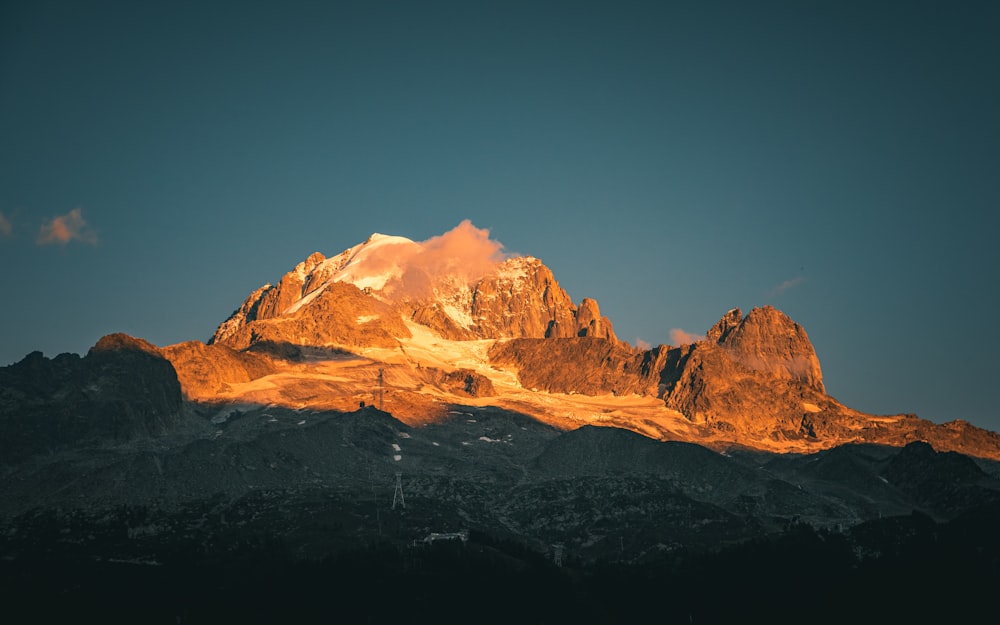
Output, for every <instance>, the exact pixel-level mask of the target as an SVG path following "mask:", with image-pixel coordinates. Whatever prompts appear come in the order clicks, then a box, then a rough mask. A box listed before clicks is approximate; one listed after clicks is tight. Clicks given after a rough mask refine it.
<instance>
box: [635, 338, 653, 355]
mask: <svg viewBox="0 0 1000 625" xmlns="http://www.w3.org/2000/svg"><path fill="white" fill-rule="evenodd" d="M635 346H636V348H638V349H639V350H641V351H644V352H647V351H649V350H650V349H652V348H653V346H652V345H650V344H649V341H644V340H642V339H640V338H636V339H635Z"/></svg>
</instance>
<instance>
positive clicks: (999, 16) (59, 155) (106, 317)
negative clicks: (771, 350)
mask: <svg viewBox="0 0 1000 625" xmlns="http://www.w3.org/2000/svg"><path fill="white" fill-rule="evenodd" d="M998 33H1000V3H998V2H993V1H987V2H976V1H970V2H921V1H918V0H913V1H905V2H888V1H880V2H862V1H857V2H852V1H844V0H840V1H829V2H826V1H794V2H768V1H763V2H695V1H692V2H666V1H662V2H625V1H616V2H583V1H577V2H544V1H540V0H538V1H535V2H523V3H522V2H515V1H505V2H476V1H474V0H467V1H464V2H453V3H442V2H434V1H423V2H377V1H369V2H335V1H328V2H280V3H278V2H274V3H261V2H251V1H245V2H238V3H219V2H216V3H210V2H192V3H189V2H184V1H173V2H77V1H71V2H46V1H44V0H32V1H30V2H21V1H18V0H8V1H7V2H4V3H3V4H2V5H0V293H2V294H3V297H2V299H0V366H3V365H6V364H10V363H12V362H16V361H18V360H20V359H21V358H23V357H24V356H25V355H26V354H27V353H29V352H31V351H34V350H40V351H42V352H44V353H45V354H46V355H47V356H55V355H56V354H58V353H61V352H77V353H85V352H86V350H87V349H88V348H89V347H90V346H91V345H93V344H94V343H95V342H96V341H97V339H99V338H100V337H101V336H103V335H104V334H107V333H110V332H119V331H120V332H127V333H129V334H132V335H134V336H139V337H142V338H145V339H147V340H149V341H151V342H153V343H155V344H157V345H160V346H163V345H168V344H171V343H176V342H180V341H183V340H189V339H200V340H207V339H208V337H209V336H211V334H212V332H213V331H214V330H215V327H216V326H217V325H218V324H219V323H220V322H221V321H223V320H224V319H225V318H226V317H227V316H228V315H229V314H230V313H231V312H232V311H233V309H235V308H236V307H238V306H239V304H240V303H241V302H242V300H243V299H244V298H245V297H246V295H247V294H248V293H249V292H250V291H251V290H253V289H254V288H256V287H258V286H260V285H261V284H263V283H265V282H274V281H276V280H277V279H278V278H280V276H281V275H282V274H283V273H284V272H286V271H288V270H290V269H291V268H292V267H294V265H295V264H296V263H298V262H299V261H301V260H303V259H304V258H305V257H306V256H307V255H309V254H310V253H311V252H313V251H320V252H322V253H324V254H326V255H328V256H329V255H333V254H336V253H338V252H340V251H342V250H343V249H345V248H347V247H349V246H352V245H354V244H356V243H359V242H361V241H363V240H364V239H365V238H367V237H368V235H370V234H371V233H372V232H381V233H385V234H395V235H403V236H407V237H409V238H411V239H414V240H424V239H427V238H430V237H432V236H434V235H438V234H441V233H443V232H445V231H447V230H450V229H451V228H453V227H455V226H456V225H458V224H459V223H460V222H461V221H462V220H463V219H470V220H471V221H472V223H473V224H474V225H475V226H477V227H479V228H487V229H489V230H490V233H491V236H492V238H493V239H495V240H497V241H500V242H501V243H502V244H503V245H504V246H505V248H506V250H507V251H508V252H512V253H521V254H528V255H533V256H537V257H538V258H540V259H542V260H543V261H544V262H545V263H546V264H547V265H548V266H549V267H551V268H552V270H553V271H554V273H555V275H556V278H557V279H558V280H559V281H560V283H561V284H562V286H563V287H564V288H565V289H566V290H567V291H568V292H569V294H570V295H571V296H572V297H573V299H574V300H575V301H577V302H578V301H579V300H580V299H581V298H583V297H593V298H595V299H596V300H597V301H598V302H599V303H600V306H601V310H602V312H603V313H604V314H606V315H608V316H609V317H610V318H611V320H612V322H613V323H614V326H615V329H616V331H617V333H618V335H619V337H620V338H622V339H625V340H628V341H629V342H631V343H632V344H636V343H638V342H645V343H649V344H652V345H655V344H658V343H670V342H671V340H670V336H671V330H675V329H679V330H683V331H685V332H688V333H691V334H703V333H704V332H705V330H706V329H707V328H709V327H710V326H711V325H712V324H713V323H714V322H715V321H716V320H717V319H718V318H719V317H721V316H722V315H723V314H724V313H725V312H726V311H727V310H729V309H730V308H733V307H740V308H742V309H743V310H744V311H748V310H749V309H750V308H752V307H754V306H759V305H763V304H772V305H774V306H776V307H778V308H779V309H781V310H783V311H784V312H786V313H787V314H788V315H789V316H790V317H792V318H793V319H794V320H796V321H797V322H799V323H800V324H802V325H803V327H805V329H806V331H807V332H808V334H809V336H810V338H811V339H812V341H813V343H814V345H815V347H816V350H817V353H818V355H819V358H820V362H821V364H822V367H823V372H824V377H825V381H826V386H827V390H828V392H830V394H832V395H833V396H834V397H836V398H838V399H839V400H841V401H842V402H844V403H846V404H847V405H849V406H851V407H853V408H856V409H859V410H863V411H866V412H873V413H899V412H913V413H916V414H918V415H919V416H921V417H925V418H928V419H931V420H934V421H937V422H944V421H949V420H952V419H957V418H961V419H966V420H968V421H970V422H972V423H974V424H976V425H979V426H981V427H987V428H990V429H993V430H1000V411H998V409H997V407H996V400H995V398H994V397H993V394H992V388H993V384H995V383H996V382H995V380H996V377H997V374H998V373H1000V371H998V366H997V364H996V363H997V362H998V357H997V354H998V352H1000V331H998V330H997V329H996V327H995V325H996V324H995V323H994V320H993V317H994V315H997V314H998V311H1000V301H998V300H1000V296H998V294H997V290H998V286H1000V252H998V246H997V244H996V242H995V239H996V237H997V227H998V225H1000V216H998V215H1000V171H998V169H1000V153H998V152H1000V80H998V76H1000V36H998Z"/></svg>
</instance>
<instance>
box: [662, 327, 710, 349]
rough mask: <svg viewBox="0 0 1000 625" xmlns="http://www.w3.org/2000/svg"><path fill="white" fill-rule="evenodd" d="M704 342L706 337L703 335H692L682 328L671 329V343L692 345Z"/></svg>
mask: <svg viewBox="0 0 1000 625" xmlns="http://www.w3.org/2000/svg"><path fill="white" fill-rule="evenodd" d="M704 340H705V336H704V335H702V334H692V333H691V332H685V331H684V330H681V329H680V328H670V342H671V343H673V344H675V345H690V344H691V343H697V342H698V341H704Z"/></svg>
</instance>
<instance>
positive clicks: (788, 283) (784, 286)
mask: <svg viewBox="0 0 1000 625" xmlns="http://www.w3.org/2000/svg"><path fill="white" fill-rule="evenodd" d="M803 282H805V278H803V277H802V276H798V277H797V278H792V279H791V280H785V281H784V282H782V283H781V284H779V285H778V286H776V287H774V288H772V289H771V290H770V291H768V292H767V294H768V295H770V296H771V297H774V296H776V295H781V294H782V293H784V292H785V291H787V290H789V289H794V288H795V287H797V286H798V285H800V284H802V283H803Z"/></svg>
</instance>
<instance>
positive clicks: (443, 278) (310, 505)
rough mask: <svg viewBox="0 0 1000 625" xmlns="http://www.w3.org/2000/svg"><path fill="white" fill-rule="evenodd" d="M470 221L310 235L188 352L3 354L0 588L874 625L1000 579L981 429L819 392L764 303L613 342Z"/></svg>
mask: <svg viewBox="0 0 1000 625" xmlns="http://www.w3.org/2000/svg"><path fill="white" fill-rule="evenodd" d="M465 234H466V235H472V236H471V242H472V243H473V244H474V245H469V242H470V236H466V237H465V238H464V239H463V240H461V241H458V242H456V241H455V240H454V239H451V238H449V237H448V236H447V235H445V236H442V237H440V238H436V239H432V240H431V241H425V242H422V243H418V242H414V241H411V240H409V239H406V238H403V237H390V236H385V235H379V234H375V235H372V236H371V237H370V238H368V239H367V240H366V241H365V242H363V243H360V244H358V245H356V246H353V247H351V248H349V249H347V250H345V251H344V252H342V253H341V254H338V255H336V256H333V257H331V258H326V257H325V256H324V255H323V254H320V253H313V254H311V255H309V256H308V257H306V259H305V260H304V261H303V262H301V263H299V264H298V265H297V266H296V267H294V268H293V269H292V270H291V271H289V272H288V273H286V274H285V275H283V276H281V278H280V279H279V280H278V281H277V282H276V284H274V285H271V284H264V285H263V286H261V287H260V288H258V289H256V290H254V291H253V292H252V293H250V294H249V295H248V296H247V297H246V298H245V300H244V301H243V303H242V304H240V305H239V306H238V307H237V308H236V309H235V311H234V312H233V314H232V315H230V317H229V318H228V319H226V320H223V321H222V322H221V323H220V324H219V326H218V327H217V329H216V331H215V333H214V334H213V335H212V336H211V338H210V339H209V340H208V341H204V342H203V341H199V340H190V341H185V342H181V343H177V344H174V345H167V346H163V347H157V346H154V345H152V344H150V343H148V342H147V341H145V340H143V339H139V338H134V337H130V336H127V335H124V334H112V335H109V336H106V337H103V338H101V339H100V340H99V341H98V342H97V343H96V344H95V345H94V347H93V348H92V349H91V350H90V351H89V352H88V353H87V354H86V355H85V356H84V357H82V358H81V357H79V356H76V355H72V354H60V355H58V356H56V357H55V358H51V359H50V358H47V357H45V356H44V355H42V354H41V353H37V352H35V353H32V354H29V355H28V356H27V357H25V358H24V359H23V360H22V361H21V362H18V363H16V364H14V365H11V366H9V367H4V368H0V475H2V476H3V480H2V481H0V554H2V556H3V557H2V558H0V600H3V601H4V602H5V605H8V606H15V607H19V608H26V609H30V610H32V611H33V613H35V614H36V615H37V616H38V617H39V618H40V619H41V620H43V621H46V620H51V621H60V620H67V619H68V618H76V619H79V618H80V617H81V615H89V616H95V618H98V617H99V618H101V619H103V620H105V621H108V620H109V619H112V618H113V620H121V621H122V622H126V621H127V622H137V621H138V622H160V621H163V622H166V621H169V622H177V621H178V620H183V621H184V622H228V621H238V622H277V621H279V620H280V621H282V622H287V621H288V620H289V618H291V620H293V621H297V622H329V621H330V620H338V619H339V620H348V621H352V622H353V621H368V622H396V621H397V620H398V619H399V618H400V615H399V614H398V613H396V612H393V611H392V610H390V609H389V606H387V605H386V602H384V601H382V600H381V594H380V593H383V592H385V590H386V588H387V587H389V586H391V587H393V588H395V589H396V590H397V592H398V593H399V595H398V596H399V597H400V600H401V601H402V602H403V603H405V604H406V605H407V606H408V608H409V609H411V610H413V611H414V614H411V616H415V615H424V616H426V615H435V618H439V617H440V618H443V620H445V621H451V620H468V618H469V615H470V614H472V615H474V616H475V617H476V618H477V620H482V621H484V622H511V621H521V620H529V621H531V620H540V618H541V617H540V616H539V615H540V614H543V615H544V617H545V619H544V620H545V621H546V622H574V623H581V622H633V621H635V620H650V619H648V618H646V617H648V616H649V614H648V613H645V612H643V610H642V608H643V606H647V604H644V603H642V602H636V601H625V600H623V599H622V597H634V596H636V593H637V592H640V591H641V592H644V593H645V594H646V596H654V595H655V594H656V593H661V592H669V593H671V594H670V601H669V602H668V603H669V610H667V611H665V612H662V613H661V612H659V611H657V612H656V613H655V614H654V615H655V616H657V618H659V620H664V621H666V622H685V623H687V622H692V620H702V619H701V618H699V619H695V618H694V616H693V615H703V616H704V620H708V621H731V620H734V618H733V617H734V616H736V614H735V613H734V612H733V611H734V610H736V607H733V606H730V605H729V604H728V603H727V602H719V601H718V600H717V599H718V596H717V595H718V593H719V592H724V593H737V594H739V596H740V601H741V604H740V606H739V607H740V609H741V610H744V611H745V613H746V614H749V615H754V616H760V617H761V618H764V617H765V616H766V617H768V618H769V620H772V621H773V620H779V621H780V620H790V618H782V615H783V614H784V615H786V616H788V617H791V616H792V615H793V614H794V617H795V618H799V617H800V616H801V614H802V611H803V610H804V609H806V607H807V605H806V604H807V603H808V602H809V601H810V600H816V601H819V600H822V601H823V602H825V603H824V605H826V604H829V605H830V606H839V605H840V604H839V603H838V601H837V599H838V597H841V596H842V595H844V594H845V593H846V594H849V595H851V596H855V595H857V596H862V595H863V596H865V597H867V600H868V601H869V602H870V603H872V604H873V605H876V606H878V607H877V608H876V609H875V614H878V615H879V616H880V617H881V618H882V620H885V616H886V615H898V614H901V613H913V614H917V613H915V612H913V611H911V612H907V611H906V606H905V605H901V604H900V599H899V597H901V596H904V595H906V594H907V593H906V592H903V591H904V590H907V592H908V589H911V588H913V587H921V588H925V587H927V586H928V585H934V584H941V585H944V586H947V587H948V588H952V589H953V590H955V592H958V591H959V590H962V589H964V590H963V592H968V589H970V588H972V589H976V588H978V589H986V590H988V589H989V588H992V586H993V585H995V583H996V582H998V581H1000V576H998V574H997V571H1000V569H998V568H997V566H996V563H997V562H1000V543H998V542H997V541H996V540H995V539H993V538H992V532H991V531H989V530H988V528H991V527H995V525H996V523H997V522H1000V435H998V434H996V433H994V432H990V431H988V430H983V429H980V428H976V427H974V426H972V425H970V424H968V423H965V422H961V421H957V422H952V423H947V424H935V423H932V422H930V421H927V420H923V419H920V418H918V417H916V416H914V415H904V414H899V415H869V414H865V413H862V412H860V411H857V410H853V409H851V408H849V407H847V406H844V405H843V404H841V403H840V402H839V401H837V400H836V399H835V398H834V397H833V396H831V395H830V394H828V389H827V388H826V385H825V384H824V381H823V375H822V370H821V367H820V361H819V358H818V356H817V354H816V352H815V349H814V348H813V345H812V344H811V342H810V340H809V337H808V335H807V333H806V331H805V329H804V328H803V327H802V326H801V325H799V324H798V323H796V322H795V321H793V320H791V319H790V318H789V317H788V316H787V315H785V314H784V313H782V312H781V311H779V310H777V309H775V308H773V307H770V306H764V307H759V308H754V309H752V310H750V311H749V312H747V313H746V314H744V313H743V311H742V310H741V309H739V308H734V309H732V310H729V311H727V312H726V313H725V314H723V316H722V317H721V318H720V320H719V321H718V322H717V323H716V324H714V325H713V326H712V327H711V328H709V329H708V330H707V331H706V333H705V338H704V339H702V340H699V341H696V342H694V343H691V344H686V345H679V346H673V345H658V346H656V347H653V348H651V349H638V348H636V347H633V346H631V345H629V344H628V343H627V342H624V341H621V340H619V339H618V338H617V337H616V335H615V332H614V329H613V327H612V324H611V321H610V320H608V319H607V318H606V317H603V316H602V315H601V312H600V309H599V306H598V304H597V302H596V301H595V300H593V299H589V298H583V299H581V300H580V301H579V303H574V302H573V300H572V299H571V298H570V296H569V295H568V294H567V293H566V291H565V290H563V289H562V288H561V287H560V285H559V284H558V282H557V281H556V279H555V277H554V276H553V274H552V271H551V270H549V269H548V268H547V267H546V266H545V265H544V264H543V263H542V262H541V261H540V260H539V259H537V258H532V257H509V256H505V255H503V254H501V253H499V251H498V250H497V249H496V248H495V247H490V246H489V245H488V242H486V241H483V240H480V239H476V238H475V236H474V235H475V234H476V233H475V232H471V233H469V232H466V233H465ZM460 243H461V244H460ZM927 554H932V556H933V558H932V560H926V557H928V556H927ZM887 576H888V577H887ZM888 579H891V580H892V581H891V582H890V581H886V580H888ZM720 580H723V581H724V582H725V584H726V585H725V587H724V588H723V587H720V585H719V584H720V583H722V582H721V581H720ZM876 587H877V588H882V587H887V588H891V589H893V593H889V594H886V595H878V593H877V592H876V591H875V590H873V588H876ZM330 588H336V589H339V590H338V593H339V594H337V596H336V601H329V600H327V597H328V595H327V593H328V592H329V591H330V590H329V589H330ZM720 588H721V590H720ZM484 589H491V592H496V593H504V594H503V596H505V597H510V598H511V599H510V601H509V602H507V603H505V604H504V605H503V606H500V607H495V608H490V609H488V610H486V611H483V608H482V606H481V599H482V596H483V595H482V593H483V592H484ZM553 589H554V590H553ZM776 589H779V590H780V592H778V591H776ZM776 592H778V594H781V593H784V594H786V595H788V597H784V595H782V596H783V597H784V598H783V599H782V601H780V602H778V603H775V601H774V597H775V596H776V594H775V593H776ZM983 593H984V594H983V595H982V596H983V597H987V599H982V600H976V599H975V598H972V599H966V601H965V603H964V604H963V606H965V607H967V608H968V609H969V610H970V613H972V612H974V611H975V610H973V607H977V606H979V607H981V606H982V605H985V603H986V602H988V597H991V596H992V595H990V594H989V593H988V592H985V590H983ZM972 594H975V593H972ZM727 596H728V594H727ZM975 596H977V597H978V596H979V595H975ZM567 597H572V598H573V600H572V601H568V600H567V599H566V598H567ZM527 598H530V599H531V601H530V602H527ZM521 599H524V601H521ZM526 602H527V603H526ZM529 604H530V605H531V606H532V607H531V608H530V609H529V608H528V607H527V606H528V605H529ZM779 604H780V605H779ZM491 605H492V604H491ZM657 605H658V606H659V603H657ZM776 605H777V606H778V607H777V608H776V607H775V606H776ZM109 606H110V607H109ZM289 606H294V607H289ZM536 606H537V607H536ZM781 606H786V607H787V608H788V610H787V611H786V612H784V613H782V612H781ZM647 607H648V606H647ZM925 607H926V606H925ZM663 609H664V610H666V608H663ZM776 609H777V610H778V612H777V614H776V613H775V610H776ZM830 609H831V610H833V612H831V613H836V614H837V615H838V618H840V619H841V620H842V619H843V618H844V617H846V616H847V611H846V610H847V608H846V607H844V608H842V609H841V608H837V609H834V607H831V608H830ZM942 609H943V608H942ZM81 610H83V611H82V612H81ZM296 610H299V611H300V612H296ZM536 610H540V611H541V612H538V611H536ZM658 610H659V608H658ZM901 610H902V611H901ZM942 614H943V613H942ZM640 615H641V616H642V617H643V619H640V618H639V617H640ZM852 618H853V617H852ZM749 620H756V619H755V618H753V619H749Z"/></svg>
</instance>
